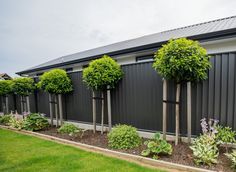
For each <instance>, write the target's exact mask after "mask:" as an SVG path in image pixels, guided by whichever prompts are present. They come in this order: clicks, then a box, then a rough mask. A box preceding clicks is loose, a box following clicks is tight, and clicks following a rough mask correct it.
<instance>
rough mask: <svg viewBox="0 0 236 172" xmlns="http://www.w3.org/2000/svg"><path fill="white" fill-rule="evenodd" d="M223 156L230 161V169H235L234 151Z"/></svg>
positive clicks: (235, 153) (235, 157)
mask: <svg viewBox="0 0 236 172" xmlns="http://www.w3.org/2000/svg"><path fill="white" fill-rule="evenodd" d="M225 155H226V156H227V157H228V158H229V159H230V160H231V163H232V165H231V167H232V168H233V169H236V150H233V152H232V153H226V154H225Z"/></svg>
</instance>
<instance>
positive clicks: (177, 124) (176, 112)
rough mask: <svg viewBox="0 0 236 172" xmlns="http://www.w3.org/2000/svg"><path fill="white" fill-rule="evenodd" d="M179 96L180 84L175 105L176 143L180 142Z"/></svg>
mask: <svg viewBox="0 0 236 172" xmlns="http://www.w3.org/2000/svg"><path fill="white" fill-rule="evenodd" d="M179 98H180V84H177V88H176V105H175V145H178V142H179V103H180V102H179Z"/></svg>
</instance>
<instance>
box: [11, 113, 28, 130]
mask: <svg viewBox="0 0 236 172" xmlns="http://www.w3.org/2000/svg"><path fill="white" fill-rule="evenodd" d="M8 125H10V126H11V127H13V128H16V129H18V130H21V129H22V128H23V126H24V120H23V119H21V118H16V117H15V116H14V115H13V116H11V119H10V120H9V123H8Z"/></svg>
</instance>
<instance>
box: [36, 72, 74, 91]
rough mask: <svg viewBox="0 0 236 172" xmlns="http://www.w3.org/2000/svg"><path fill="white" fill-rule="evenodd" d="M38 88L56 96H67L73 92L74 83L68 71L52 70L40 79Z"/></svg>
mask: <svg viewBox="0 0 236 172" xmlns="http://www.w3.org/2000/svg"><path fill="white" fill-rule="evenodd" d="M39 79H40V81H39V82H38V83H37V87H38V88H40V89H42V90H44V91H47V92H49V93H54V94H65V93H68V92H71V91H72V90H73V89H72V83H71V80H70V78H69V77H68V76H67V73H66V71H64V70H62V69H52V70H50V71H48V72H45V73H44V74H43V75H42V76H40V77H39Z"/></svg>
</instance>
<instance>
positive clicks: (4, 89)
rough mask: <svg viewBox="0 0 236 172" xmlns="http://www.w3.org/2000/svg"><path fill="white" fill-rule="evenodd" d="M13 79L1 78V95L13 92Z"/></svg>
mask: <svg viewBox="0 0 236 172" xmlns="http://www.w3.org/2000/svg"><path fill="white" fill-rule="evenodd" d="M12 83H13V82H12V80H0V96H5V95H7V94H10V93H12Z"/></svg>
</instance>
